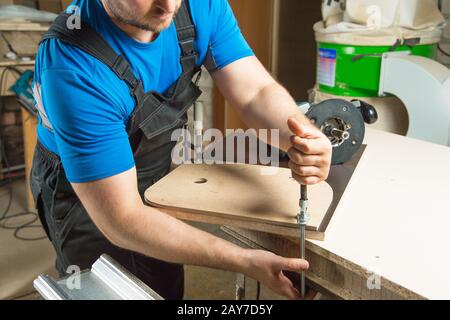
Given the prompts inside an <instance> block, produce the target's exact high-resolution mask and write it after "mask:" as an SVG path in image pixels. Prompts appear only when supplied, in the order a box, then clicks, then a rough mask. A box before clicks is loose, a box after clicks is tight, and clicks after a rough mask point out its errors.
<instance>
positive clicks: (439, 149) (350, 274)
mask: <svg viewBox="0 0 450 320" xmlns="http://www.w3.org/2000/svg"><path fill="white" fill-rule="evenodd" d="M365 142H366V143H367V148H366V151H365V152H364V154H363V157H362V159H361V160H360V163H359V165H358V167H357V168H356V170H355V172H354V174H353V177H352V181H351V183H350V184H349V185H348V186H347V188H346V191H345V193H344V195H343V198H342V200H341V201H340V203H339V205H338V207H337V208H336V210H335V212H334V215H333V218H332V220H331V221H330V224H329V226H328V228H327V237H326V239H325V241H315V240H308V241H307V254H306V256H307V259H308V260H309V261H310V263H311V268H310V271H309V272H308V273H307V278H308V280H309V281H310V282H311V283H312V284H314V285H315V286H316V287H319V288H321V289H322V290H323V291H325V292H327V293H328V294H332V295H334V296H336V297H339V298H343V299H450V273H449V270H450V207H449V201H448V198H449V196H450V148H448V147H444V146H439V145H434V144H430V143H427V142H422V141H418V140H413V139H410V138H405V137H401V136H397V135H393V134H389V133H384V132H381V131H375V130H368V132H367V136H366V141H365ZM224 230H225V231H226V232H227V233H229V234H231V235H233V236H234V237H236V238H237V239H239V240H241V241H242V243H244V244H246V245H247V246H250V247H254V248H261V247H262V248H265V249H268V250H271V251H273V252H275V253H277V254H280V255H284V256H292V257H297V256H298V255H299V245H298V244H297V243H295V242H293V241H292V240H289V239H287V238H284V237H282V236H274V235H269V234H266V233H262V232H256V231H248V230H243V229H238V228H231V227H230V228H227V227H225V228H224ZM370 288H372V289H370Z"/></svg>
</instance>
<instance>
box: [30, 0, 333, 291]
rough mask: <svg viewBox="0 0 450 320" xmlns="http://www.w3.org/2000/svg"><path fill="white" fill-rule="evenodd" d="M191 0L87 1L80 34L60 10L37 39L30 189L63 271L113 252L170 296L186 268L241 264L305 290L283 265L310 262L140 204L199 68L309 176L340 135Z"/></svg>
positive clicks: (320, 174)
mask: <svg viewBox="0 0 450 320" xmlns="http://www.w3.org/2000/svg"><path fill="white" fill-rule="evenodd" d="M185 1H186V2H184V3H183V2H182V0H77V1H74V3H73V4H74V5H76V6H77V7H78V8H79V11H80V15H81V18H82V20H83V21H84V23H85V24H83V25H82V27H81V29H80V30H78V31H77V30H68V29H70V28H68V27H67V26H68V20H67V19H68V18H67V16H65V18H64V17H63V16H61V17H60V18H58V19H57V21H58V23H56V25H58V26H56V27H52V31H51V32H50V33H49V34H48V35H47V36H46V37H45V39H44V41H43V42H42V44H41V46H40V49H39V53H38V56H37V60H36V76H35V83H34V93H35V99H36V102H37V106H38V109H39V111H40V123H39V126H38V139H39V143H38V146H37V148H36V153H35V157H34V163H33V171H32V181H31V186H32V191H33V195H34V197H35V199H36V201H37V207H38V212H39V215H40V218H41V221H42V223H43V225H44V227H45V229H46V231H47V234H48V236H49V238H50V239H51V241H52V243H53V245H54V247H55V249H56V252H57V256H58V258H57V269H58V271H59V272H60V273H61V274H64V272H65V271H66V270H67V268H68V266H70V265H78V266H80V267H81V268H88V267H89V266H90V265H91V264H92V263H93V262H94V261H95V260H96V259H97V258H98V257H99V256H100V255H101V254H103V253H107V254H110V255H111V256H112V257H113V258H115V259H116V260H118V262H119V263H121V264H122V265H124V266H125V267H126V268H127V269H128V270H130V271H131V272H133V273H134V274H135V275H136V276H137V277H138V278H140V279H141V280H143V281H144V282H145V283H147V284H148V285H149V286H150V287H152V288H153V289H154V290H156V291H157V292H159V293H160V294H161V295H162V296H163V297H164V298H167V299H181V298H182V297H183V267H182V265H181V264H190V265H201V266H206V267H212V268H220V269H225V270H230V271H235V272H241V273H244V274H247V275H248V276H251V277H253V278H255V279H257V280H259V281H261V282H262V283H263V284H264V285H266V286H267V287H269V288H270V289H272V290H273V291H275V292H277V293H279V294H281V295H284V296H286V297H288V298H291V299H295V298H298V297H299V294H298V291H297V290H296V289H295V288H294V286H293V284H292V282H291V281H290V280H289V279H288V278H286V277H285V276H284V274H283V272H282V271H283V270H289V271H297V272H299V271H301V270H306V269H307V268H308V263H307V262H306V261H303V260H300V259H287V258H283V257H279V256H276V255H274V254H271V253H269V252H265V251H259V250H244V249H242V248H239V247H237V246H235V245H233V244H231V243H228V242H226V241H224V240H221V239H219V238H216V237H214V236H212V235H210V234H207V233H204V232H202V231H200V230H197V229H195V228H193V227H191V226H189V225H187V224H185V223H183V222H181V221H179V220H176V219H174V218H172V217H170V216H168V215H165V214H163V213H161V212H160V211H158V210H157V209H155V208H151V207H148V206H146V205H145V204H144V203H143V200H142V194H143V192H144V191H145V189H146V188H148V187H149V186H150V185H151V184H153V183H154V182H156V181H157V180H159V179H160V178H162V177H163V176H164V175H165V174H167V172H168V170H169V166H170V151H171V149H172V147H173V143H172V142H171V141H170V133H171V132H172V131H173V130H174V129H176V128H179V127H180V126H182V125H183V124H184V123H185V121H186V116H185V112H186V110H187V108H188V107H189V106H190V105H192V102H193V101H194V100H195V99H196V98H198V95H199V91H198V89H197V87H196V86H195V84H194V83H193V82H192V81H191V79H192V78H194V76H195V74H196V72H197V71H198V69H199V66H201V65H202V64H204V65H205V66H206V67H207V68H208V70H209V72H210V73H211V75H212V77H213V79H214V81H215V83H216V85H217V86H218V88H219V89H220V91H221V92H222V94H223V95H224V96H225V97H226V99H227V100H228V101H230V102H231V104H232V105H233V106H234V107H235V108H236V111H237V112H238V114H239V115H240V117H241V118H242V119H243V120H244V121H245V122H246V123H247V125H249V126H250V127H252V128H255V129H275V128H279V129H280V147H281V148H282V149H283V150H286V151H288V154H289V156H290V159H291V161H290V164H289V165H290V168H291V169H292V174H293V177H294V178H295V179H296V180H298V182H300V183H304V184H315V183H318V182H320V181H322V180H324V179H325V178H326V177H327V175H328V172H329V166H330V161H331V145H330V142H329V141H328V139H327V138H326V137H325V136H324V135H323V134H322V133H321V132H320V131H319V130H317V129H315V128H314V126H312V125H311V124H310V123H309V121H308V120H307V119H306V118H305V116H304V115H302V114H301V113H300V112H299V111H298V108H297V107H296V105H295V103H294V101H293V99H292V98H291V97H290V96H289V94H288V93H287V92H286V90H284V89H283V88H282V87H281V86H280V85H279V84H277V83H276V82H275V81H274V79H273V78H272V77H271V76H270V75H269V74H268V72H267V71H266V70H265V69H264V68H263V66H262V65H261V63H260V62H259V61H258V60H257V58H256V57H255V56H254V55H253V52H252V51H251V49H250V47H249V46H248V44H247V43H246V41H245V40H244V38H243V36H242V34H241V32H240V30H239V28H238V26H237V23H236V20H235V18H234V16H233V13H232V11H231V8H230V6H229V4H228V2H227V1H226V0H189V1H188V0H185ZM178 11H179V12H178ZM174 17H175V21H174ZM194 26H195V28H194ZM269 142H270V141H269ZM180 192H183V191H182V190H180Z"/></svg>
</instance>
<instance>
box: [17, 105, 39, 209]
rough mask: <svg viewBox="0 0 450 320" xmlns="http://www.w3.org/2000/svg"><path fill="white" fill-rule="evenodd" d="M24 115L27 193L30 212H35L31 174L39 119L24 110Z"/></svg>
mask: <svg viewBox="0 0 450 320" xmlns="http://www.w3.org/2000/svg"><path fill="white" fill-rule="evenodd" d="M21 113H22V126H23V144H24V156H25V176H26V185H25V188H26V192H27V208H28V210H34V209H35V208H36V206H35V203H34V199H33V195H32V194H31V190H30V173H31V167H32V166H33V155H34V148H35V147H36V144H37V132H36V128H37V125H38V119H37V118H35V117H34V116H33V115H31V114H30V113H29V112H28V111H27V110H25V109H24V108H22V109H21Z"/></svg>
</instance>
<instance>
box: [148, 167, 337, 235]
mask: <svg viewBox="0 0 450 320" xmlns="http://www.w3.org/2000/svg"><path fill="white" fill-rule="evenodd" d="M266 170H267V168H266V167H262V166H255V165H246V164H224V165H213V166H211V165H184V166H181V167H179V168H177V169H176V170H174V171H173V172H172V173H171V174H169V175H168V176H167V177H165V178H164V179H162V180H160V181H159V182H158V183H156V184H155V185H153V186H152V187H151V188H150V189H149V190H147V192H146V194H145V198H146V201H147V202H148V203H149V204H150V205H152V206H156V207H160V208H164V209H172V210H174V211H175V210H176V211H184V212H189V213H195V214H197V215H201V216H203V219H202V221H204V222H208V219H207V218H205V217H208V216H210V217H211V218H212V219H211V223H217V222H218V221H217V219H213V218H226V219H228V220H235V221H242V222H243V223H244V222H246V225H248V222H251V223H255V224H267V225H270V226H279V227H285V228H289V229H292V230H293V231H294V230H296V229H298V228H297V219H296V216H297V214H298V209H299V206H298V200H299V195H300V188H299V184H298V183H297V182H296V181H295V180H294V179H292V178H291V171H290V170H289V169H284V168H278V169H276V173H275V174H273V172H271V173H272V174H264V173H267V171H266ZM308 196H309V200H310V201H309V203H310V206H309V212H310V214H311V220H310V222H309V224H308V226H307V229H308V230H311V231H318V229H319V226H320V225H321V223H322V220H323V219H324V217H325V215H326V213H327V211H328V208H329V207H330V204H331V202H332V200H333V190H332V189H331V187H330V186H329V185H328V184H327V183H326V182H324V183H321V184H318V185H315V186H310V187H309V194H308ZM190 217H191V218H192V215H191V216H190ZM212 220H214V221H212Z"/></svg>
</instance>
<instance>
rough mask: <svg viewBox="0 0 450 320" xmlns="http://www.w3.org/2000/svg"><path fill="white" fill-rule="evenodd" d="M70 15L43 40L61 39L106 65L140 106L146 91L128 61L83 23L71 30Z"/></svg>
mask: <svg viewBox="0 0 450 320" xmlns="http://www.w3.org/2000/svg"><path fill="white" fill-rule="evenodd" d="M70 17H71V15H70V14H67V13H61V14H60V15H59V16H58V17H57V18H56V19H55V21H54V22H53V24H52V25H51V27H50V29H49V30H48V31H47V33H46V34H45V35H44V37H43V38H42V40H41V42H42V41H44V40H47V39H59V40H61V41H63V42H66V43H68V44H70V45H73V46H75V47H77V48H79V49H81V50H83V51H85V52H86V53H88V54H90V55H92V56H93V57H95V58H97V59H98V60H99V61H101V62H103V63H104V64H106V65H107V66H108V67H109V68H110V69H111V70H112V71H113V72H114V73H115V74H116V75H117V76H118V77H119V79H121V80H123V81H125V83H126V84H127V85H128V87H129V88H130V93H131V95H132V96H133V98H134V100H135V102H136V104H137V105H138V104H139V103H140V102H141V101H142V100H143V97H144V89H143V87H142V83H141V81H140V80H138V79H136V77H135V76H134V74H133V70H132V69H131V66H130V64H129V63H128V61H127V60H126V59H125V58H124V57H123V56H121V55H119V54H117V53H116V52H115V51H114V49H113V48H111V46H110V45H109V44H108V43H107V42H106V41H105V39H103V37H102V36H101V35H100V34H99V33H98V32H97V31H96V30H94V29H93V28H92V27H90V26H89V25H88V24H86V23H84V22H82V23H81V28H79V29H77V28H69V27H68V25H69V24H68V23H67V20H68V19H69V18H70Z"/></svg>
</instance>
